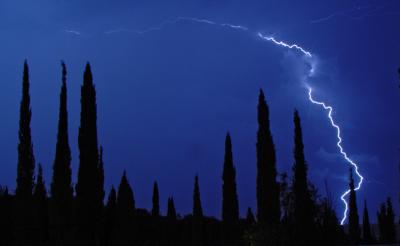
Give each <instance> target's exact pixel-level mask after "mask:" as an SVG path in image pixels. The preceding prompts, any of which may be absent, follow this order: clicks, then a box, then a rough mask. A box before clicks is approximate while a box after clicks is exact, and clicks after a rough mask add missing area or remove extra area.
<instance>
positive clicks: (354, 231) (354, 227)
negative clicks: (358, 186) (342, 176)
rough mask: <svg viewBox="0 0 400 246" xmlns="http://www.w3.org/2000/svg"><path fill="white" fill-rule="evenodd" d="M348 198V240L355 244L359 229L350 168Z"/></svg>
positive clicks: (358, 238) (358, 237)
mask: <svg viewBox="0 0 400 246" xmlns="http://www.w3.org/2000/svg"><path fill="white" fill-rule="evenodd" d="M349 186H350V196H349V239H350V242H351V243H354V244H357V243H358V242H359V240H360V227H359V217H358V209H357V198H356V191H355V187H354V179H353V169H352V168H350V184H349Z"/></svg>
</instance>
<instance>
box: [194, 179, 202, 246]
mask: <svg viewBox="0 0 400 246" xmlns="http://www.w3.org/2000/svg"><path fill="white" fill-rule="evenodd" d="M192 216H193V217H192V246H202V245H203V209H202V206H201V198H200V188H199V177H198V176H197V175H196V177H195V180H194V190H193V215H192Z"/></svg>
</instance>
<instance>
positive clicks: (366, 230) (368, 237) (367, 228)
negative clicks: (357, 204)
mask: <svg viewBox="0 0 400 246" xmlns="http://www.w3.org/2000/svg"><path fill="white" fill-rule="evenodd" d="M363 240H364V243H367V244H371V243H373V239H372V234H371V225H370V223H369V214H368V207H367V200H364V213H363Z"/></svg>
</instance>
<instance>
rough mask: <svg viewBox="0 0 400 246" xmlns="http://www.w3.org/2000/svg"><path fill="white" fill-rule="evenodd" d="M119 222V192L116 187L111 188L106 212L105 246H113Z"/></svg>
mask: <svg viewBox="0 0 400 246" xmlns="http://www.w3.org/2000/svg"><path fill="white" fill-rule="evenodd" d="M116 220H117V192H116V191H115V189H114V186H112V187H111V191H110V194H109V195H108V200H107V205H106V211H105V225H104V232H105V233H104V235H105V236H104V238H105V240H104V241H105V246H111V245H113V240H114V238H115V229H116V228H115V227H116Z"/></svg>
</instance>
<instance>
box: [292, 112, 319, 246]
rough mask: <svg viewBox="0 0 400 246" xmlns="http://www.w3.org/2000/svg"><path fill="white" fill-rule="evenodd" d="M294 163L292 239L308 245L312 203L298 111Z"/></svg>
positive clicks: (310, 239) (295, 113)
mask: <svg viewBox="0 0 400 246" xmlns="http://www.w3.org/2000/svg"><path fill="white" fill-rule="evenodd" d="M294 126H295V127H294V165H293V171H294V176H293V184H292V190H293V197H294V201H293V203H294V204H293V206H294V208H293V209H294V211H293V213H294V214H293V216H294V240H295V242H296V243H297V245H310V244H311V243H312V241H313V237H314V236H315V235H314V231H315V229H314V222H313V218H314V216H313V203H312V200H311V193H310V190H309V188H308V178H307V163H306V160H305V157H304V145H303V134H302V130H301V122H300V117H299V113H298V111H297V110H296V111H295V112H294Z"/></svg>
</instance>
